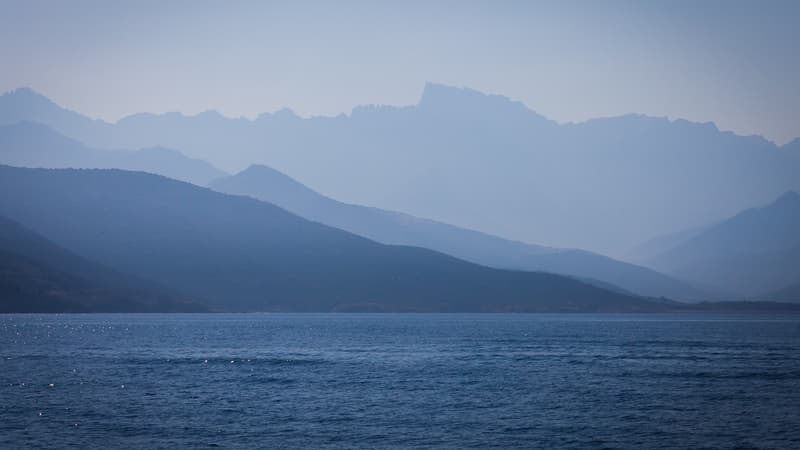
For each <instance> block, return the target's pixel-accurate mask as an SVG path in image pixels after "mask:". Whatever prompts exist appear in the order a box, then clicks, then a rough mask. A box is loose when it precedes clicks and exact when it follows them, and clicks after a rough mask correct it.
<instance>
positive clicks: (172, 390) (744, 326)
mask: <svg viewBox="0 0 800 450" xmlns="http://www.w3.org/2000/svg"><path fill="white" fill-rule="evenodd" d="M0 358H1V359H0V447H2V448H20V447H22V448H24V447H33V448H53V447H79V448H115V447H122V448H176V447H189V448H203V447H217V446H218V447H225V448H298V447H305V448H340V447H341V448H404V447H415V448H468V447H475V448H485V447H509V448H699V447H702V448H795V449H796V448H800V317H797V316H764V315H758V316H729V315H555V314H550V315H548V314H542V315H536V314H533V315H525V314H509V315H505V314H485V315H470V314H464V315H449V314H430V315H427V314H421V315H416V314H386V315H382V314H364V315H360V314H318V315H317V314H314V315H311V314H305V315H303V314H298V315H293V314H233V315H223V314H216V315H215V314H196V315H194V314H187V315H180V314H175V315H128V314H120V315H5V316H0Z"/></svg>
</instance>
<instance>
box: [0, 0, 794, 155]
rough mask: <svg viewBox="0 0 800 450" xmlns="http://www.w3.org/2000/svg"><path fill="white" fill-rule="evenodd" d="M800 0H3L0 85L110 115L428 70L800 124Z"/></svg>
mask: <svg viewBox="0 0 800 450" xmlns="http://www.w3.org/2000/svg"><path fill="white" fill-rule="evenodd" d="M798 23H800V1H768V0H767V1H752V2H742V1H736V0H729V1H712V0H709V1H681V0H671V1H655V0H641V1H585V2H580V1H559V2H538V1H520V2H515V1H498V0H494V1H444V0H443V1H393V2H379V1H347V0H343V1H323V2H307V1H285V2H270V1H233V0H227V1H164V0H159V1H148V0H139V1H128V2H122V1H114V0H105V1H80V0H78V1H69V2H66V1H49V2H48V1H39V0H24V1H13V0H0V67H2V70H0V91H3V92H5V91H9V90H12V89H14V88H17V87H22V86H28V87H31V88H33V89H35V90H37V91H39V92H41V93H43V94H44V95H47V96H48V97H50V98H51V99H53V100H54V101H56V102H57V103H59V104H61V105H62V106H65V107H67V108H70V109H73V110H76V111H79V112H81V113H83V114H86V115H89V116H92V117H96V118H102V119H105V120H109V121H115V120H118V119H119V118H121V117H124V116H126V115H129V114H132V113H136V112H155V113H160V112H167V111H180V112H183V113H185V114H196V113H198V112H202V111H206V110H210V109H215V110H218V111H220V112H221V113H223V114H225V115H227V116H232V117H238V116H245V117H254V116H256V115H257V114H259V113H262V112H271V111H276V110H279V109H281V108H284V107H289V108H291V109H292V110H294V111H295V112H296V113H298V114H300V115H302V116H313V115H337V114H339V113H349V112H350V110H351V109H352V108H353V107H354V106H356V105H361V104H389V105H409V104H414V103H416V102H417V100H418V99H419V96H420V94H421V92H422V89H423V87H424V84H425V82H427V81H432V82H437V83H442V84H448V85H453V86H463V87H470V88H473V89H477V90H480V91H483V92H487V93H496V94H502V95H505V96H507V97H510V98H512V99H514V100H519V101H522V102H524V103H525V104H526V105H527V106H528V107H530V108H531V109H533V110H535V111H537V112H539V113H540V114H543V115H545V116H547V117H549V118H551V119H554V120H557V121H559V122H577V121H584V120H587V119H590V118H594V117H607V116H615V115H621V114H628V113H642V114H647V115H653V116H667V117H670V118H684V119H688V120H692V121H698V122H708V121H712V122H715V123H716V124H717V125H718V126H719V127H720V128H721V129H723V130H732V131H734V132H736V133H739V134H745V135H748V134H760V135H763V136H764V137H766V138H768V139H771V140H773V141H775V142H776V143H778V144H783V143H785V142H787V141H789V140H791V139H793V138H795V137H798V136H800V82H798V80H800V26H798Z"/></svg>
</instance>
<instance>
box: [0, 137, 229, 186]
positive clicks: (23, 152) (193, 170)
mask: <svg viewBox="0 0 800 450" xmlns="http://www.w3.org/2000/svg"><path fill="white" fill-rule="evenodd" d="M0 164H8V165H11V166H20V167H43V168H70V167H71V168H115V169H126V170H138V171H143V172H150V173H156V174H159V175H164V176H166V177H170V178H175V179H176V180H182V181H188V182H190V183H194V184H198V185H205V184H206V183H208V182H209V181H211V180H213V179H216V178H219V177H222V176H224V175H226V174H225V172H223V171H221V170H219V169H217V168H216V167H214V166H212V165H211V164H209V163H207V162H205V161H202V160H199V159H193V158H187V157H186V156H184V155H182V154H181V153H180V152H178V151H176V150H171V149H167V148H163V147H152V148H145V149H140V150H105V149H94V148H88V147H86V146H85V145H83V144H81V143H80V142H78V141H76V140H74V139H70V138H67V137H65V136H63V135H61V134H59V133H57V132H55V131H53V130H52V129H50V128H49V127H47V126H45V125H42V124H39V123H33V122H18V123H15V124H12V125H4V126H0Z"/></svg>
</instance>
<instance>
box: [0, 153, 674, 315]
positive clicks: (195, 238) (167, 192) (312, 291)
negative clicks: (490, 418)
mask: <svg viewBox="0 0 800 450" xmlns="http://www.w3.org/2000/svg"><path fill="white" fill-rule="evenodd" d="M0 213H1V214H5V215H7V216H9V217H12V218H14V219H15V220H17V221H19V222H20V223H23V224H25V225H26V226H28V227H30V228H31V229H33V230H35V231H37V232H39V233H42V234H44V235H46V236H48V237H49V238H50V239H52V240H53V241H55V242H56V243H58V244H59V245H62V246H64V247H65V248H67V249H70V250H72V251H75V252H77V253H79V254H81V255H84V256H85V257H88V258H91V259H93V260H95V261H98V262H101V263H103V264H106V265H108V266H110V267H113V268H115V269H118V270H121V271H125V272H127V273H132V274H135V275H137V276H141V277H145V278H148V279H153V280H155V281H158V282H160V283H163V284H164V285H166V286H169V287H172V288H174V289H177V290H180V291H181V292H186V293H187V294H189V295H192V296H193V297H197V298H200V299H204V300H206V301H207V302H208V303H209V304H210V305H212V306H213V307H215V308H218V309H224V310H234V311H242V310H245V311H250V310H270V311H334V310H377V311H607V310H613V311H640V310H661V309H663V308H665V306H664V304H663V303H655V302H650V301H646V300H643V299H641V298H638V297H633V296H629V295H624V294H620V293H616V292H611V291H608V290H603V289H599V288H596V287H594V286H591V285H588V284H585V283H582V282H579V281H576V280H574V279H571V278H568V277H563V276H558V275H551V274H544V273H530V272H520V271H504V270H496V269H490V268H486V267H483V266H479V265H475V264H471V263H467V262H464V261H461V260H458V259H455V258H452V257H450V256H446V255H443V254H440V253H436V252H433V251H430V250H426V249H420V248H414V247H402V246H387V245H382V244H378V243H375V242H373V241H370V240H367V239H365V238H362V237H359V236H356V235H353V234H350V233H347V232H344V231H341V230H337V229H334V228H330V227H327V226H325V225H321V224H318V223H315V222H310V221H307V220H305V219H302V218H300V217H298V216H295V215H293V214H291V213H289V212H287V211H285V210H283V209H281V208H278V207H277V206H274V205H272V204H269V203H265V202H261V201H258V200H254V199H251V198H246V197H239V196H230V195H225V194H221V193H217V192H213V191H211V190H208V189H204V188H199V187H197V186H194V185H191V184H188V183H182V182H178V181H175V180H170V179H167V178H163V177H160V176H156V175H150V174H146V173H141V172H125V171H119V170H69V169H62V170H57V169H49V170H48V169H21V168H13V167H8V166H3V167H0Z"/></svg>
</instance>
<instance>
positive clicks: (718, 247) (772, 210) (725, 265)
mask: <svg viewBox="0 0 800 450" xmlns="http://www.w3.org/2000/svg"><path fill="white" fill-rule="evenodd" d="M682 237H683V239H682V240H681V239H679V240H676V241H675V242H673V244H674V245H672V246H671V247H669V248H666V249H663V250H662V251H661V252H657V253H656V254H654V255H651V256H649V257H648V258H646V259H645V260H644V261H643V263H644V264H646V265H647V266H649V267H652V268H654V269H656V270H659V271H662V272H664V273H667V274H672V275H674V276H677V277H680V278H682V279H686V280H693V281H695V282H697V283H702V284H704V285H711V286H718V287H720V288H724V289H727V290H730V291H734V292H737V293H739V294H740V295H744V296H747V297H755V298H764V297H765V296H766V297H768V298H769V297H772V298H782V299H783V298H784V297H785V296H783V295H776V294H774V293H773V292H777V291H779V290H781V289H783V288H785V287H787V286H790V285H793V284H797V283H800V194H798V193H797V192H794V191H788V192H786V193H784V194H783V195H781V196H780V197H779V198H778V199H776V200H774V201H773V202H772V203H770V204H768V205H765V206H762V207H757V208H750V209H747V210H745V211H742V212H740V213H739V214H736V215H735V216H733V217H731V218H728V219H726V220H723V221H721V222H719V223H716V224H714V225H710V226H707V227H704V228H703V229H701V230H691V231H690V232H688V233H683V234H682ZM787 292H788V291H787ZM768 293H772V294H768Z"/></svg>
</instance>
